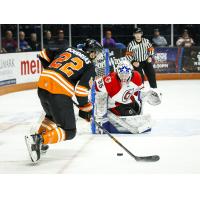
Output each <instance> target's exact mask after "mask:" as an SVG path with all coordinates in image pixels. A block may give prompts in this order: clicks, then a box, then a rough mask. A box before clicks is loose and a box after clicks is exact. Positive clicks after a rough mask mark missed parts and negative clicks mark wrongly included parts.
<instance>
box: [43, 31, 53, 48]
mask: <svg viewBox="0 0 200 200" xmlns="http://www.w3.org/2000/svg"><path fill="white" fill-rule="evenodd" d="M54 44H55V42H54V40H53V39H52V35H51V31H49V30H47V31H45V32H44V48H45V49H47V48H51V47H53V46H55V45H54Z"/></svg>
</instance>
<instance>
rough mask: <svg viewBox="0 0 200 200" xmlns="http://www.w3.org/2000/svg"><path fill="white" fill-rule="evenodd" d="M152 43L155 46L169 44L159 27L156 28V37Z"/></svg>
mask: <svg viewBox="0 0 200 200" xmlns="http://www.w3.org/2000/svg"><path fill="white" fill-rule="evenodd" d="M152 43H153V45H154V46H155V47H164V46H167V40H166V39H165V37H164V36H162V35H160V31H159V29H154V37H153V39H152Z"/></svg>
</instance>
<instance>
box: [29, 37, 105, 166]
mask: <svg viewBox="0 0 200 200" xmlns="http://www.w3.org/2000/svg"><path fill="white" fill-rule="evenodd" d="M102 50H103V48H102V46H101V45H100V44H99V43H98V42H97V41H95V40H93V39H87V40H86V41H85V43H84V45H83V48H82V50H78V49H76V48H72V47H69V48H67V49H65V50H59V51H51V50H43V51H41V52H40V54H39V59H40V61H41V63H42V65H43V67H44V69H43V71H42V74H41V76H40V79H39V81H38V96H39V98H40V102H41V105H42V107H43V109H44V111H45V113H46V116H45V119H44V120H43V121H42V123H41V126H40V128H39V130H38V132H37V133H36V134H33V135H28V136H25V141H26V145H27V148H28V151H29V155H30V158H31V160H32V161H33V162H36V161H38V160H39V159H40V154H41V150H47V149H48V144H54V143H58V142H61V141H65V140H71V139H73V138H74V137H75V135H76V121H75V115H74V109H73V101H72V99H71V98H72V97H76V99H77V101H78V105H79V116H80V117H81V118H84V119H85V120H86V121H90V118H91V113H92V104H91V103H90V102H89V101H88V94H89V90H90V88H91V83H92V81H93V80H94V78H95V67H94V64H93V61H94V60H95V58H96V57H97V55H98V54H99V53H101V52H102Z"/></svg>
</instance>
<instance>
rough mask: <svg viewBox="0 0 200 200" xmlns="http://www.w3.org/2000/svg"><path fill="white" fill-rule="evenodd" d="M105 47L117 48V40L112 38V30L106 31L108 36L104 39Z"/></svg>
mask: <svg viewBox="0 0 200 200" xmlns="http://www.w3.org/2000/svg"><path fill="white" fill-rule="evenodd" d="M103 47H104V48H115V47H116V42H115V40H114V39H113V38H112V32H111V31H106V36H105V38H104V39H103Z"/></svg>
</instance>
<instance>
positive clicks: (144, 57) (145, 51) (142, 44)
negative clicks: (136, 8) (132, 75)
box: [126, 28, 157, 88]
mask: <svg viewBox="0 0 200 200" xmlns="http://www.w3.org/2000/svg"><path fill="white" fill-rule="evenodd" d="M142 35H143V32H142V29H141V28H135V29H134V32H133V36H134V39H133V40H132V41H131V42H130V43H129V44H128V47H127V53H126V57H127V58H128V60H129V61H130V62H131V63H132V65H133V67H134V69H135V70H136V71H138V72H139V73H140V74H141V76H142V80H143V82H144V73H145V75H146V76H147V79H148V81H149V85H150V87H151V88H157V83H156V75H155V71H154V68H153V64H152V56H153V54H154V48H153V47H152V44H151V43H150V42H149V40H148V39H146V38H143V37H142ZM143 71H144V73H143Z"/></svg>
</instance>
